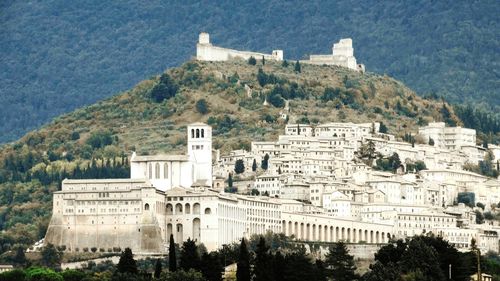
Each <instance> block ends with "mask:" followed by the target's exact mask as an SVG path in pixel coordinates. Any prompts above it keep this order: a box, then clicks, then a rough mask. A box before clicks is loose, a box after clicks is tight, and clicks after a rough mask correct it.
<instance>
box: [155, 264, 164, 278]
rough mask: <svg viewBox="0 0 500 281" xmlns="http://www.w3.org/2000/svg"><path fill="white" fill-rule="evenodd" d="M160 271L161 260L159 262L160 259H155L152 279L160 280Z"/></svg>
mask: <svg viewBox="0 0 500 281" xmlns="http://www.w3.org/2000/svg"><path fill="white" fill-rule="evenodd" d="M161 270H162V266H161V260H160V259H157V260H156V264H155V273H154V277H155V278H156V279H158V278H160V275H161Z"/></svg>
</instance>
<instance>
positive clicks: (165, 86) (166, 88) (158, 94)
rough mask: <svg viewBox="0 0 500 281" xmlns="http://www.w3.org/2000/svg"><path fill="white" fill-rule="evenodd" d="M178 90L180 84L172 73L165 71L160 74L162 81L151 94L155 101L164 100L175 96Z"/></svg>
mask: <svg viewBox="0 0 500 281" xmlns="http://www.w3.org/2000/svg"><path fill="white" fill-rule="evenodd" d="M178 90H179V86H178V85H177V84H176V82H175V81H174V80H173V79H172V78H171V77H170V75H168V74H167V73H163V74H162V75H161V76H160V81H159V82H158V83H157V84H156V85H155V86H154V87H153V88H152V89H151V91H150V92H149V96H150V98H151V99H152V100H153V101H155V102H162V101H164V100H167V99H170V98H173V97H174V96H175V95H176V94H177V91H178Z"/></svg>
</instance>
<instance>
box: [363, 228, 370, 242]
mask: <svg viewBox="0 0 500 281" xmlns="http://www.w3.org/2000/svg"><path fill="white" fill-rule="evenodd" d="M363 238H364V240H365V242H366V243H370V242H369V241H368V230H366V229H365V235H364V236H363Z"/></svg>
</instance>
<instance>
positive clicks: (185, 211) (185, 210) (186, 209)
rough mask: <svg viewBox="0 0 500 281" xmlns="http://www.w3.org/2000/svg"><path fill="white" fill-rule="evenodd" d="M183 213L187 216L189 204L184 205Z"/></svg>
mask: <svg viewBox="0 0 500 281" xmlns="http://www.w3.org/2000/svg"><path fill="white" fill-rule="evenodd" d="M184 213H185V214H188V215H189V214H190V213H191V205H189V203H186V204H185V205H184Z"/></svg>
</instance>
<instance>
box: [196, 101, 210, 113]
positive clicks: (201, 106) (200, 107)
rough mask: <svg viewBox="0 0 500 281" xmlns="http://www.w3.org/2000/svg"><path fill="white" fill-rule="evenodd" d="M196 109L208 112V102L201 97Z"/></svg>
mask: <svg viewBox="0 0 500 281" xmlns="http://www.w3.org/2000/svg"><path fill="white" fill-rule="evenodd" d="M196 111H198V112H199V113H201V114H207V113H208V104H207V101H206V100H205V99H200V100H198V101H197V102H196Z"/></svg>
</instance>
